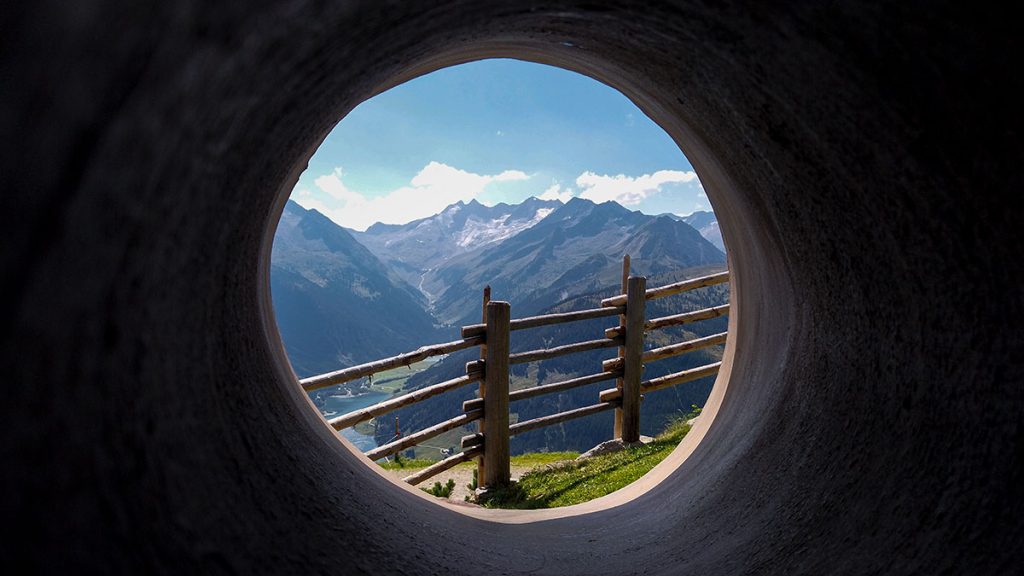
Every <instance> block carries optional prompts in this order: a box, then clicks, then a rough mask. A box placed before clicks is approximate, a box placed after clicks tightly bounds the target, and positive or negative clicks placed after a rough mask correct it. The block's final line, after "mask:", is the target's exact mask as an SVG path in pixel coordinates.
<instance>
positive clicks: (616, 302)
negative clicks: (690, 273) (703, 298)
mask: <svg viewBox="0 0 1024 576" xmlns="http://www.w3.org/2000/svg"><path fill="white" fill-rule="evenodd" d="M728 281H729V271H728V270H726V271H725V272H719V273H718V274H711V275H709V276H701V277H700V278H691V279H690V280H683V281H682V282H676V283H674V284H666V285H664V286H659V287H658V288H651V289H650V290H648V291H647V294H646V299H647V300H654V299H655V298H664V297H666V296H672V295H674V294H681V293H683V292H689V291H690V290H696V289H698V288H706V287H707V286H714V285H715V284H723V283H725V282H728ZM625 303H626V296H625V295H622V294H620V295H618V296H612V297H611V298H605V299H604V300H601V306H622V305H623V304H625Z"/></svg>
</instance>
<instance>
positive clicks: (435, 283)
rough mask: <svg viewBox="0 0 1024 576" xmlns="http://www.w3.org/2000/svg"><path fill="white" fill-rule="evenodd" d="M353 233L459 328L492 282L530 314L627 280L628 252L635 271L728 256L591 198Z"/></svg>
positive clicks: (659, 221) (684, 229)
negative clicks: (624, 269)
mask: <svg viewBox="0 0 1024 576" xmlns="http://www.w3.org/2000/svg"><path fill="white" fill-rule="evenodd" d="M353 235H354V237H355V238H356V239H357V240H359V241H360V242H362V243H363V244H364V245H365V246H366V247H367V248H369V249H370V251H372V252H374V254H376V255H377V256H378V258H380V259H381V260H382V261H384V262H385V263H387V264H389V265H391V266H392V267H393V268H394V270H395V271H396V273H398V274H400V275H402V276H403V278H405V279H406V281H408V282H410V283H414V285H415V286H417V288H419V289H420V291H421V292H422V293H423V294H424V296H426V297H427V298H428V299H429V301H430V305H431V306H430V312H431V313H432V314H433V315H434V317H435V318H436V319H437V320H438V321H439V322H441V323H443V324H450V325H461V324H467V323H473V322H475V321H477V320H476V319H477V317H478V315H479V310H478V308H479V301H480V291H481V290H482V288H483V287H484V286H486V285H490V286H491V289H492V291H491V294H492V297H493V298H495V299H501V300H508V301H510V302H512V303H513V306H514V310H513V313H514V314H518V315H525V314H530V313H535V312H537V311H539V310H540V309H542V308H545V307H547V306H551V305H552V304H554V303H556V302H558V301H561V300H564V299H566V298H568V297H570V296H573V295H578V294H583V293H587V292H592V291H594V290H598V289H600V288H602V287H606V286H610V285H615V284H618V282H619V278H620V277H621V267H622V265H621V261H622V256H623V255H624V254H629V255H630V256H631V258H632V262H633V268H632V270H633V272H634V273H636V274H643V275H648V276H650V275H654V274H661V273H665V272H674V271H677V270H681V269H685V268H690V267H694V266H706V265H709V264H718V263H724V262H725V254H724V253H723V252H722V251H721V250H719V249H718V248H717V247H715V246H714V245H713V244H711V243H710V242H708V241H707V240H706V239H705V238H704V237H702V236H701V234H700V233H699V232H698V231H696V230H695V229H694V228H693V227H692V226H690V225H688V224H686V223H685V222H683V221H681V220H678V219H673V218H670V217H668V216H648V215H645V214H642V213H640V212H634V211H630V210H627V209H626V208H624V207H622V206H621V205H619V204H617V203H615V202H604V203H602V204H595V203H594V202H591V201H589V200H584V199H582V198H573V199H572V200H570V201H569V202H567V203H565V204H563V203H561V202H559V201H543V200H538V199H536V198H530V199H527V200H526V201H524V202H523V203H521V204H518V205H512V206H510V205H507V204H498V205H496V206H493V207H487V206H484V205H482V204H479V203H477V202H476V201H473V202H470V203H468V204H463V203H461V202H460V203H458V204H453V205H451V206H449V207H447V208H445V209H444V210H443V211H442V212H441V213H439V214H437V215H435V216H431V217H429V218H424V219H421V220H417V221H414V222H410V223H409V224H405V225H402V226H388V225H381V224H377V225H374V226H371V227H370V228H368V229H367V230H366V232H362V233H359V232H356V233H354V234H353Z"/></svg>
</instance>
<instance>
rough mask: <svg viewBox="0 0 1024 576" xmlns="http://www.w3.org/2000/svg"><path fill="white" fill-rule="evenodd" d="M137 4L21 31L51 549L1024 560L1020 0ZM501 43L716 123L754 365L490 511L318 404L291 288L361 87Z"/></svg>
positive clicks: (540, 564) (16, 214) (38, 413)
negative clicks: (297, 212)
mask: <svg viewBox="0 0 1024 576" xmlns="http://www.w3.org/2000/svg"><path fill="white" fill-rule="evenodd" d="M122 4H123V5H124V8H125V9H123V10H122V6H121V5H122ZM129 4H130V3H128V2H109V3H104V5H103V7H92V8H88V9H85V10H78V9H76V10H71V11H66V10H54V9H52V7H51V6H47V5H42V4H40V5H37V4H29V3H25V4H24V6H22V7H20V8H17V7H16V8H15V9H14V14H15V17H14V18H13V19H11V20H10V28H11V30H12V31H13V33H12V34H5V36H4V38H5V40H4V50H0V69H3V71H4V72H3V74H4V78H5V79H11V81H10V82H7V83H6V84H5V87H6V86H7V85H8V84H9V85H10V87H11V90H9V91H8V92H6V93H5V97H4V98H3V104H2V106H0V116H2V117H3V119H4V120H3V122H2V123H3V124H4V125H5V126H11V127H12V129H13V130H14V131H15V132H17V133H18V134H19V137H18V138H15V139H10V142H9V146H8V148H9V150H8V153H6V154H3V155H0V162H3V163H4V170H2V171H0V173H2V174H3V176H4V177H5V178H7V179H9V180H13V184H12V185H9V186H5V190H4V200H5V201H8V200H9V199H11V198H13V199H14V204H15V206H16V208H17V209H14V210H5V211H2V214H3V215H4V216H5V217H7V226H6V227H5V231H6V232H7V233H8V234H10V236H11V238H12V241H10V242H7V243H5V244H4V247H5V249H6V250H5V252H4V256H3V258H4V262H5V275H4V276H3V283H4V290H5V294H7V295H8V296H9V298H5V299H4V301H5V302H7V303H8V305H9V308H10V311H9V314H8V316H7V317H6V318H5V321H6V323H5V324H4V326H5V331H4V334H5V335H6V341H5V344H9V345H6V346H4V347H2V348H0V349H2V353H0V354H2V357H3V360H2V362H3V374H4V375H5V382H7V381H10V382H13V383H14V385H13V386H9V387H8V388H7V391H8V392H9V397H8V399H7V400H8V401H7V402H6V406H7V407H8V408H13V409H9V410H8V412H7V414H6V417H5V418H4V419H3V424H4V426H5V432H6V435H5V437H6V438H7V443H6V447H5V450H4V458H5V463H6V462H10V464H9V465H7V466H6V467H5V474H4V476H3V480H4V483H5V484H4V486H5V489H4V490H3V494H4V496H5V498H6V499H5V502H4V507H5V511H6V512H7V515H8V516H9V517H11V518H12V519H13V520H14V521H13V522H10V523H9V524H10V527H13V528H11V531H12V534H11V536H13V537H12V538H4V539H3V541H4V542H5V543H7V544H8V546H9V547H10V548H11V549H12V550H13V551H14V554H15V559H16V560H21V559H22V558H21V557H26V558H25V559H26V560H28V562H25V563H24V564H27V565H29V566H30V567H33V568H36V571H40V572H45V571H57V570H65V571H66V570H67V568H68V566H72V567H75V568H79V571H95V572H110V573H120V572H126V573H128V572H130V573H142V572H154V573H162V572H168V571H172V570H174V571H177V572H182V571H188V572H202V573H205V572H252V571H261V572H274V573H291V572H308V571H317V570H319V571H322V572H330V571H339V570H340V571H342V572H353V573H355V572H363V573H402V572H409V571H410V565H411V563H412V562H415V563H416V566H417V568H419V567H422V570H420V571H422V572H424V573H443V574H470V573H471V574H480V573H496V574H498V573H558V574H594V573H603V574H628V573H635V572H642V573H647V574H678V573H680V572H692V573H702V574H754V573H757V574H761V573H781V574H793V573H850V574H873V573H886V574H917V573H921V572H927V573H1006V572H1011V571H1012V569H1013V568H1014V567H1016V566H1019V565H1020V564H1021V560H1020V556H1021V551H1020V549H1021V547H1020V546H1019V543H1020V541H1021V540H1022V538H1021V533H1022V526H1021V522H1020V518H1021V517H1022V512H1021V507H1022V505H1021V503H1022V502H1024V500H1022V499H1021V498H1020V497H1019V492H1020V486H1021V484H1022V483H1021V481H1020V478H1021V473H1020V470H1021V466H1020V462H1021V459H1020V458H1017V457H1015V455H1018V454H1019V453H1020V449H1019V448H1020V444H1021V443H1020V433H1019V432H1020V421H1021V418H1020V413H1021V406H1022V405H1024V402H1022V388H1021V387H1020V386H1019V382H1020V381H1021V377H1020V375H1021V362H1020V358H1022V357H1024V351H1022V341H1021V338H1020V334H1021V331H1020V329H1019V327H1020V326H1021V325H1022V320H1021V319H1022V310H1024V307H1022V305H1021V298H1020V294H1019V292H1015V291H1013V290H1008V289H1007V287H1008V286H1017V285H1019V284H1020V281H1019V279H1020V278H1021V277H1022V264H1021V259H1020V258H1019V254H1017V252H1018V251H1019V250H1018V248H1019V246H1020V245H1021V244H1022V240H1021V235H1022V228H1021V226H1020V223H1019V213H1020V194H1019V190H1020V188H1021V186H1020V185H1019V180H1020V173H1021V172H1020V170H1019V166H1020V158H1021V145H1020V142H1019V138H1017V136H1016V135H1017V134H1019V132H1020V130H1019V129H1018V127H1019V124H1020V120H1019V115H1015V114H1013V106H1009V105H1008V104H1007V102H1012V101H1013V98H1012V95H1013V94H1015V93H1019V92H1020V87H1019V86H1018V84H1019V82H1017V83H1015V82H1014V79H1016V78H1017V77H1018V76H1019V75H1015V71H1016V70H1017V69H1019V68H1020V66H1019V65H1018V64H1015V62H1016V60H1017V59H1018V58H1019V57H1018V56H1017V54H1020V53H1021V51H1020V50H1019V49H1018V48H1019V46H1018V44H1019V35H1014V34H1012V33H1010V32H1008V31H1007V25H1008V24H1007V19H1006V18H1000V16H1001V15H1000V14H996V13H993V12H992V11H979V10H968V9H962V8H960V7H957V6H955V5H953V4H951V3H950V4H943V3H939V4H936V5H929V7H928V8H927V9H923V8H922V7H920V6H897V5H892V6H887V7H886V8H884V9H879V8H878V7H875V6H866V5H857V4H851V3H841V4H811V3H805V4H798V3H785V4H783V3H774V4H767V3H761V4H749V5H746V6H743V7H742V8H739V7H737V6H735V5H731V4H728V3H718V4H713V5H712V4H706V3H691V2H661V3H645V4H644V5H643V6H638V5H636V4H635V3H631V4H627V3H623V2H613V1H602V0H593V1H588V2H584V3H580V2H569V1H561V0H553V1H551V2H544V3H539V2H533V1H529V0H509V1H507V2H500V3H494V2H487V3H484V2H478V3H465V2H461V3H457V2H431V3H389V4H386V5H385V4H382V3H380V2H372V1H369V0H352V1H350V2H344V3H330V2H328V3H295V2H289V3H277V4H273V5H266V6H263V7H261V9H260V10H253V9H252V8H251V7H249V6H242V5H238V4H226V3H222V4H218V5H217V6H206V5H204V6H202V7H199V6H191V5H190V4H189V3H188V2H180V3H163V4H161V5H160V6H158V7H154V8H153V9H144V10H137V9H134V10H133V9H131V6H129ZM112 23H116V24H117V26H116V28H117V30H118V33H116V34H110V33H109V30H110V28H111V24H112ZM1011 32H1012V31H1011ZM497 56H505V57H515V58H521V59H525V60H530V61H536V62H540V63H547V64H552V65H556V66H560V67H563V68H566V69H569V70H574V71H577V72H581V73H584V74H586V75H588V76H590V77H592V78H595V79H598V80H600V81H602V82H605V83H607V84H609V85H613V86H615V87H616V88H618V89H620V90H621V91H622V92H623V93H624V94H626V95H627V96H628V97H629V98H630V99H631V100H632V101H634V102H636V103H637V105H638V106H639V107H640V108H641V109H642V110H644V111H645V112H646V113H647V114H648V115H649V116H650V117H651V118H653V119H654V120H656V121H657V123H658V124H659V125H660V126H662V127H663V128H665V130H666V131H667V132H668V133H669V134H670V135H671V137H672V139H673V140H675V141H676V142H677V143H678V144H680V146H681V148H683V149H684V150H685V151H686V154H687V157H688V158H689V159H690V160H691V161H692V162H693V165H694V167H695V169H696V170H697V171H698V172H699V173H700V175H701V181H702V183H703V184H704V186H705V188H706V189H707V191H708V193H709V195H710V196H711V198H712V199H713V200H714V201H715V211H716V214H717V216H718V217H719V219H720V221H721V223H722V230H723V234H724V236H725V240H726V242H727V244H728V246H729V249H730V253H729V259H730V260H731V263H732V264H733V266H732V267H731V268H732V270H733V272H734V275H733V277H732V278H731V290H732V298H731V302H730V305H731V306H733V307H734V308H735V312H734V314H733V315H731V317H730V318H731V321H733V322H735V319H736V318H738V317H742V319H743V322H742V330H732V331H731V332H730V339H731V341H730V346H729V347H728V349H727V350H726V353H725V357H724V358H723V372H722V373H723V381H725V379H724V376H725V375H726V374H727V375H728V378H727V383H728V387H727V388H724V387H723V386H716V387H715V389H714V390H713V392H712V394H711V397H710V398H709V401H708V404H707V406H706V407H705V413H706V414H707V413H709V412H712V411H713V412H714V416H715V418H714V422H713V424H712V425H708V426H706V427H705V428H703V429H702V428H701V425H700V424H698V426H697V427H695V428H694V430H693V431H692V432H691V433H690V434H689V435H688V436H687V439H686V440H684V444H685V443H686V442H692V441H695V439H696V438H697V437H700V438H702V439H701V441H700V442H699V444H696V445H694V446H693V447H692V449H690V450H687V449H686V448H685V447H684V448H681V449H680V450H678V451H676V452H675V453H673V455H672V456H671V457H670V459H674V458H678V457H681V456H680V455H681V454H683V455H685V456H686V458H685V460H684V461H683V462H682V463H681V464H679V465H678V466H677V467H675V468H674V469H672V471H671V473H670V474H663V475H662V476H661V477H660V478H659V479H660V482H657V483H656V484H653V485H652V482H651V478H653V477H656V476H657V469H656V470H655V472H654V473H652V476H650V477H644V478H643V479H641V481H639V482H638V483H635V484H634V485H633V486H631V487H630V488H627V489H625V490H624V491H622V492H621V493H617V494H615V495H613V497H615V498H617V499H618V498H620V496H621V495H622V494H625V493H626V492H629V491H633V492H634V493H636V495H635V497H633V498H632V499H619V500H618V503H619V504H621V505H619V506H605V505H602V506H600V507H596V506H591V507H588V504H592V503H588V504H583V505H580V506H579V507H578V508H575V509H574V510H572V511H569V512H566V511H567V510H569V509H563V511H562V512H560V513H558V514H552V515H549V516H545V514H546V512H536V513H535V514H531V515H529V516H530V518H525V516H523V515H519V516H517V515H515V514H512V513H507V514H506V513H499V511H488V512H489V513H488V514H486V515H483V514H481V515H480V516H479V517H474V516H473V515H472V514H470V513H465V514H459V513H456V512H454V511H452V510H449V509H447V508H444V507H439V506H436V505H434V504H432V503H431V502H430V501H429V500H427V499H426V498H424V497H422V496H420V495H418V494H414V493H413V492H412V491H404V490H400V489H395V487H394V485H393V484H391V483H389V482H387V481H385V480H383V479H382V477H381V476H380V475H379V474H377V473H375V472H374V471H373V470H372V469H371V468H370V467H369V466H366V465H365V464H363V463H361V461H360V457H358V456H357V455H356V454H355V453H353V452H352V451H350V450H348V449H346V448H344V447H343V446H342V445H341V444H340V443H339V442H338V440H337V436H336V434H335V433H334V431H333V430H332V429H331V428H330V427H328V426H326V425H325V424H324V421H323V419H322V418H321V417H320V416H319V415H318V414H316V413H315V412H314V411H313V409H312V407H311V405H310V403H309V400H308V398H307V397H306V396H305V394H304V393H302V392H301V390H300V389H299V388H298V387H297V386H295V377H294V374H293V373H292V371H291V369H290V367H289V365H288V362H287V359H286V356H285V354H284V350H283V347H282V345H281V342H280V338H279V335H278V332H277V329H276V327H275V326H274V322H273V308H272V305H271V300H270V295H269V290H268V288H269V278H270V276H269V270H268V268H269V265H270V262H271V257H270V256H271V255H270V251H271V245H272V235H273V232H274V228H275V226H276V223H277V221H278V217H279V216H280V214H281V212H282V211H283V210H284V204H285V201H286V198H287V195H288V193H289V192H290V191H291V189H292V188H293V186H294V184H295V182H296V181H297V180H298V178H299V175H300V172H301V170H302V169H303V166H302V163H303V161H305V160H306V159H308V158H309V157H310V156H311V155H312V151H313V150H314V149H315V147H316V146H317V145H318V144H319V143H320V142H321V141H322V140H323V138H324V137H325V136H326V134H327V133H328V132H329V130H330V129H331V127H332V126H333V125H334V123H335V122H336V121H337V119H338V118H341V117H343V116H344V115H345V114H347V113H348V112H349V111H351V110H352V108H354V106H355V105H357V104H358V103H359V102H362V101H364V100H366V99H367V98H369V97H371V96H372V95H373V94H375V93H378V92H381V91H383V90H384V89H386V88H388V87H390V86H394V85H398V84H400V83H401V82H403V81H405V80H408V79H411V78H414V77H417V76H419V75H422V74H425V73H428V72H430V71H433V70H438V69H441V68H444V67H446V66H450V65H455V64H460V63H464V62H468V61H473V60H477V59H481V58H488V57H497ZM1018 100H1019V98H1018ZM6 182H7V181H6V180H5V183H6ZM8 270H11V272H9V273H8V272H7V271H8ZM960 424H963V425H960ZM664 466H665V465H663V467H664ZM669 466H670V464H669ZM638 484H647V485H648V486H647V488H649V489H643V488H644V487H643V486H637V485H638ZM638 490H639V492H642V493H638V492H637V491H638ZM538 515H539V516H540V517H543V518H544V520H543V521H539V522H537V521H534V520H536V519H537V518H538ZM482 518H483V519H482ZM521 523H528V524H526V525H521ZM23 542H25V543H26V544H23ZM438 542H445V543H449V542H451V543H457V545H454V546H448V547H444V549H443V550H439V546H438V545H437V543H438Z"/></svg>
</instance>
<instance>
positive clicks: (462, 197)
mask: <svg viewBox="0 0 1024 576" xmlns="http://www.w3.org/2000/svg"><path fill="white" fill-rule="evenodd" d="M343 176H344V173H343V171H342V169H341V168H335V169H334V171H333V172H332V173H330V174H324V175H322V176H320V177H318V178H316V179H315V180H314V181H313V183H314V184H315V185H316V187H317V188H318V189H319V190H320V191H322V192H323V194H321V195H319V196H320V197H319V198H315V197H311V196H312V195H303V194H299V195H298V196H299V197H297V198H295V200H296V201H297V202H298V203H299V204H301V205H302V206H304V207H306V208H315V209H316V210H319V211H320V212H322V213H323V214H324V215H325V216H327V217H328V218H330V219H331V220H333V221H334V222H336V223H337V224H340V225H341V226H345V227H348V228H354V229H356V230H365V229H366V228H367V227H369V226H370V225H371V224H373V223H375V222H384V223H387V224H404V223H406V222H409V221H412V220H416V219H417V218H425V217H427V216H431V215H434V214H437V213H438V212H440V211H441V210H442V209H444V207H445V206H448V205H449V204H454V203H456V202H459V201H463V202H468V201H470V200H472V199H474V198H476V197H477V196H479V195H480V194H481V193H482V192H483V191H484V189H485V188H486V187H487V186H488V185H489V184H491V183H492V182H509V181H514V180H526V179H528V178H529V176H527V175H526V173H524V172H522V171H520V170H505V171H504V172H501V173H499V174H475V173H473V172H467V171H465V170H460V169H458V168H454V167H452V166H448V165H447V164H442V163H440V162H430V163H429V164H427V165H426V166H424V167H423V169H422V170H420V171H419V173H418V174H416V176H414V177H413V179H412V180H411V181H410V182H409V184H410V185H409V186H403V187H401V188H398V189H397V190H392V191H391V192H388V193H387V194H384V195H382V196H376V197H371V198H367V197H365V196H363V195H362V194H360V193H358V192H355V191H353V190H351V189H349V188H348V187H347V186H346V185H345V183H344V181H343V180H342V178H343Z"/></svg>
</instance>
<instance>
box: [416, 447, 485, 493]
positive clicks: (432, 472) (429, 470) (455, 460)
mask: <svg viewBox="0 0 1024 576" xmlns="http://www.w3.org/2000/svg"><path fill="white" fill-rule="evenodd" d="M481 454H483V448H474V449H472V450H466V451H465V452H460V453H458V454H455V455H453V456H449V457H447V458H445V459H444V460H441V461H440V462H438V463H437V464H431V465H430V466H427V467H426V468H424V469H423V470H420V471H419V472H417V473H415V474H410V475H408V476H406V477H405V478H402V481H403V482H406V483H408V484H412V485H413V486H415V485H417V484H419V483H420V482H423V481H424V480H426V479H427V478H430V477H432V476H437V475H438V474H440V473H441V472H444V471H445V470H448V469H449V468H454V467H456V466H458V465H459V464H462V463H463V462H469V461H470V460H472V459H473V458H476V457H477V456H480V455H481Z"/></svg>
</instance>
